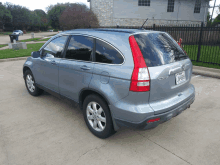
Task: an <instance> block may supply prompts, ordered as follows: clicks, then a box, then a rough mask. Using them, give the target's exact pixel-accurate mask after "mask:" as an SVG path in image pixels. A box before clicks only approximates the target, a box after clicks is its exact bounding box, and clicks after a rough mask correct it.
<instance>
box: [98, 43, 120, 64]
mask: <svg viewBox="0 0 220 165" xmlns="http://www.w3.org/2000/svg"><path fill="white" fill-rule="evenodd" d="M95 55H96V62H101V63H108V64H121V63H123V57H122V56H121V54H120V53H119V52H118V51H117V50H115V48H113V47H112V46H110V45H109V44H107V43H105V42H103V41H100V40H96V53H95Z"/></svg>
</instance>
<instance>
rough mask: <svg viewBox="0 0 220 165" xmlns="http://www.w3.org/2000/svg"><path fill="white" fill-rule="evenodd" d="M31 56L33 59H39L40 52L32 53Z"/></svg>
mask: <svg viewBox="0 0 220 165" xmlns="http://www.w3.org/2000/svg"><path fill="white" fill-rule="evenodd" d="M31 56H32V57H33V58H38V57H40V51H36V52H32V53H31Z"/></svg>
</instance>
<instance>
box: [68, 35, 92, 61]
mask: <svg viewBox="0 0 220 165" xmlns="http://www.w3.org/2000/svg"><path fill="white" fill-rule="evenodd" d="M92 50H93V38H90V37H85V36H72V37H71V39H70V42H69V45H68V48H67V51H66V57H65V58H68V59H75V60H83V61H91V60H92Z"/></svg>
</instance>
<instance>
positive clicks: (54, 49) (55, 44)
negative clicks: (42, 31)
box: [42, 36, 68, 58]
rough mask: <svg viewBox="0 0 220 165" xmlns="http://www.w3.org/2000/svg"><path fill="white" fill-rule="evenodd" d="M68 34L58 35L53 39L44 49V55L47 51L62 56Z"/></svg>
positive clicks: (58, 56)
mask: <svg viewBox="0 0 220 165" xmlns="http://www.w3.org/2000/svg"><path fill="white" fill-rule="evenodd" d="M67 38H68V36H62V37H58V38H56V39H54V40H52V41H51V42H50V43H49V44H48V45H47V46H46V47H45V48H44V49H43V50H42V55H44V56H45V55H46V54H47V53H49V54H52V55H54V57H57V58H61V55H62V52H63V49H64V44H65V42H66V40H67Z"/></svg>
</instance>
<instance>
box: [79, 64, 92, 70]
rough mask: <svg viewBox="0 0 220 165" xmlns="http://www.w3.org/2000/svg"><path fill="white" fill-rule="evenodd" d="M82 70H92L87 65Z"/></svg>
mask: <svg viewBox="0 0 220 165" xmlns="http://www.w3.org/2000/svg"><path fill="white" fill-rule="evenodd" d="M80 68H81V69H83V70H90V69H91V68H89V67H87V66H86V65H83V66H81V67H80Z"/></svg>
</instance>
